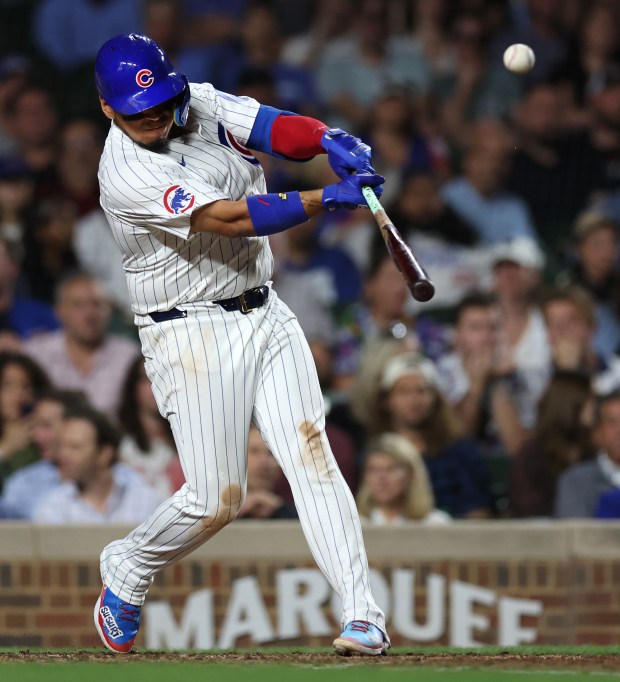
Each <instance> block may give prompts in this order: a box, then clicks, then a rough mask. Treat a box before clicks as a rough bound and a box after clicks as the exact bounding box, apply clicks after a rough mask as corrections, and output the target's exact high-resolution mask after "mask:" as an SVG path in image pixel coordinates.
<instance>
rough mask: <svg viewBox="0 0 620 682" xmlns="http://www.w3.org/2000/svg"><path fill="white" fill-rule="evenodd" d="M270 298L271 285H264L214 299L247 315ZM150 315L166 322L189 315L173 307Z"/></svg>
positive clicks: (153, 318) (158, 320)
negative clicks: (232, 295) (233, 295)
mask: <svg viewBox="0 0 620 682" xmlns="http://www.w3.org/2000/svg"><path fill="white" fill-rule="evenodd" d="M268 298H269V287H268V286H262V287H257V288H256V289H248V290H247V291H244V292H243V293H242V294H239V296H235V297H234V298H222V299H220V300H219V301H213V303H217V304H218V305H219V306H221V307H222V308H224V310H226V311H227V312H232V311H233V310H238V311H239V312H240V313H243V314H244V315H247V314H248V313H249V312H251V311H252V310H254V308H261V307H262V306H264V305H265V303H266V302H267V299H268ZM149 317H150V318H151V319H152V320H153V322H166V321H167V320H176V319H178V318H179V317H187V311H185V310H179V309H178V308H173V309H172V310H164V311H163V312H154V313H149Z"/></svg>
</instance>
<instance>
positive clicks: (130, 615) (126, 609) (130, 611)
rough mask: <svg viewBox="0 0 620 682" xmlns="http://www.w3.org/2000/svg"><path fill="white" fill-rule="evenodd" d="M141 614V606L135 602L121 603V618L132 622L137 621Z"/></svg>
mask: <svg viewBox="0 0 620 682" xmlns="http://www.w3.org/2000/svg"><path fill="white" fill-rule="evenodd" d="M139 615H140V607H139V606H135V605H134V604H128V603H127V602H123V603H122V604H121V613H120V615H119V620H127V621H129V622H130V623H135V622H137V620H138V616H139Z"/></svg>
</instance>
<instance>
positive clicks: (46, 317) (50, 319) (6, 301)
mask: <svg viewBox="0 0 620 682" xmlns="http://www.w3.org/2000/svg"><path fill="white" fill-rule="evenodd" d="M18 277H19V265H18V262H17V258H16V257H15V255H14V253H13V250H12V249H11V247H10V245H9V244H8V242H6V241H4V240H2V239H0V334H2V332H10V333H12V334H14V335H16V336H17V337H19V338H20V339H22V340H25V339H28V338H30V337H31V336H34V335H35V334H37V333H40V332H47V331H53V330H55V329H58V328H59V326H60V324H59V322H58V320H57V319H56V315H55V314H54V310H53V308H52V307H51V306H50V305H48V304H47V303H43V302H42V301H36V300H34V299H31V298H27V297H26V296H20V295H18V294H17V293H16V290H17V281H18Z"/></svg>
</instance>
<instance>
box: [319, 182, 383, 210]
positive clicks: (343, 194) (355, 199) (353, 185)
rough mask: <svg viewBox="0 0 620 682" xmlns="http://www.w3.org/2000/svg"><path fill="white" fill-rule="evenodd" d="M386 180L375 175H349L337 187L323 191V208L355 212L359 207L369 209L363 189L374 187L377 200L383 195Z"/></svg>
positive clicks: (329, 187)
mask: <svg viewBox="0 0 620 682" xmlns="http://www.w3.org/2000/svg"><path fill="white" fill-rule="evenodd" d="M384 182H385V178H384V177H383V176H381V175H376V174H375V173H357V174H355V175H349V176H348V177H346V178H345V179H344V180H341V181H340V182H339V183H337V184H336V185H327V187H325V188H324V189H323V197H322V203H323V208H325V209H327V210H328V211H334V210H335V209H337V208H348V209H349V210H353V209H355V208H358V207H365V208H368V204H367V203H366V199H365V198H364V195H363V194H362V187H372V191H373V192H374V193H375V194H376V195H377V198H379V197H380V196H381V194H383V183H384Z"/></svg>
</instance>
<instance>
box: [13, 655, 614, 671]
mask: <svg viewBox="0 0 620 682" xmlns="http://www.w3.org/2000/svg"><path fill="white" fill-rule="evenodd" d="M119 660H121V659H119V657H118V656H117V655H115V654H112V653H106V652H98V651H75V652H68V653H56V652H49V653H46V652H31V651H28V650H24V651H15V652H9V653H0V664H2V663H9V662H12V663H15V662H24V663H34V662H37V663H45V662H50V663H52V662H55V663H59V662H65V661H66V662H74V661H78V662H97V663H106V662H109V663H111V662H118V661H119ZM122 660H123V662H128V663H129V662H136V663H139V662H145V661H147V662H154V661H168V662H171V663H173V662H177V663H180V662H183V661H187V662H191V663H230V664H238V663H246V662H252V663H259V664H260V663H274V664H277V663H287V664H289V665H291V664H292V665H296V664H297V665H304V666H306V665H312V666H321V665H329V664H334V663H335V662H337V661H342V662H344V661H345V660H346V661H347V662H349V663H350V664H351V665H355V664H360V663H363V664H364V665H377V666H380V667H384V666H404V667H409V666H415V667H418V668H419V667H421V666H429V667H431V666H436V667H449V666H458V667H477V668H491V669H492V668H501V669H510V670H515V669H521V670H531V669H536V670H550V669H553V670H572V671H576V670H580V671H584V672H585V671H588V672H592V671H597V672H620V655H618V656H614V655H607V654H601V655H594V654H593V655H586V654H581V655H567V654H530V655H525V654H524V655H521V654H513V653H506V654H497V655H486V654H475V653H468V654H456V655H455V654H419V653H415V654H389V655H388V656H377V657H374V658H370V657H349V658H347V659H342V658H339V657H336V656H335V655H333V654H327V653H304V652H297V653H295V652H291V653H234V652H231V653H222V654H200V653H174V652H165V653H164V652H161V653H159V652H148V653H140V652H139V651H138V652H132V653H131V654H128V655H126V656H123V657H122Z"/></svg>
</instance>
